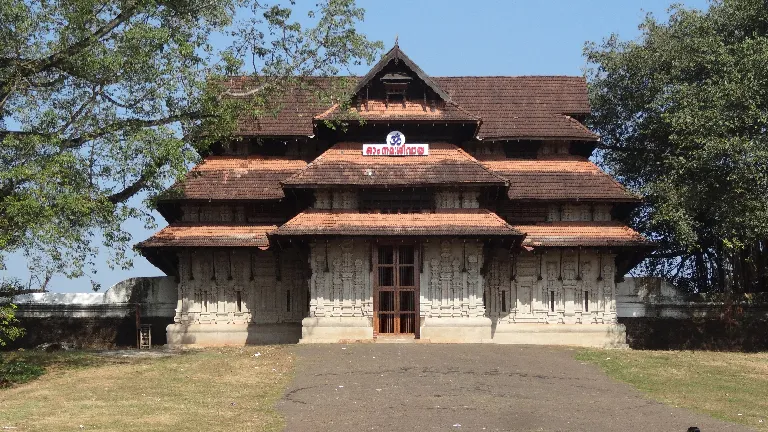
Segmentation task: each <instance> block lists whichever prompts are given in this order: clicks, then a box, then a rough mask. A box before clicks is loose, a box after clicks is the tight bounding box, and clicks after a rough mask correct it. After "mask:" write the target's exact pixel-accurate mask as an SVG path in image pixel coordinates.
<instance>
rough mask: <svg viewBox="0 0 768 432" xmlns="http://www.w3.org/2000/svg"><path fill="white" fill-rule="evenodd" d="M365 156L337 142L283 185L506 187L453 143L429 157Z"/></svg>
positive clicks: (434, 148)
mask: <svg viewBox="0 0 768 432" xmlns="http://www.w3.org/2000/svg"><path fill="white" fill-rule="evenodd" d="M362 153H363V151H362V144H360V143H338V144H336V145H334V146H333V147H331V148H330V149H328V150H327V151H326V152H325V153H323V154H322V155H320V156H319V157H318V158H317V159H315V160H314V161H312V162H311V163H310V164H309V165H307V167H306V168H305V169H303V170H302V171H301V172H299V173H297V174H296V175H294V176H292V177H290V178H288V179H286V180H285V181H284V182H283V185H284V186H286V187H307V188H316V187H324V186H329V185H351V186H371V187H380V186H410V185H437V184H479V185H497V186H504V185H505V184H506V181H505V180H504V179H503V178H501V177H499V176H497V175H496V174H493V173H492V172H490V171H489V170H488V169H487V168H485V167H484V166H483V165H481V164H480V163H479V162H478V161H477V160H475V158H473V157H472V156H470V155H469V154H468V153H467V152H465V151H464V150H462V149H460V148H459V147H457V146H455V145H453V144H448V143H431V144H430V145H429V155H427V156H364V155H363V154H362Z"/></svg>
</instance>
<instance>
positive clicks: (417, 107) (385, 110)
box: [315, 100, 480, 123]
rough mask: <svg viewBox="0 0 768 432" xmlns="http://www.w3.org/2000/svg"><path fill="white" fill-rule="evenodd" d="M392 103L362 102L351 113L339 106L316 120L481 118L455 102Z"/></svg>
mask: <svg viewBox="0 0 768 432" xmlns="http://www.w3.org/2000/svg"><path fill="white" fill-rule="evenodd" d="M403 105H404V104H403V103H402V102H397V101H395V102H390V103H389V105H388V106H387V104H386V103H385V102H384V101H381V100H370V101H367V102H366V101H362V102H360V103H359V104H357V105H356V106H354V107H351V108H349V112H340V111H339V107H338V105H334V106H333V107H331V108H330V109H328V110H327V111H325V112H324V113H322V114H319V115H317V116H316V117H315V120H355V119H363V120H366V121H376V120H435V121H451V122H455V121H462V122H471V123H477V122H479V121H480V118H479V117H477V116H476V115H474V114H472V113H470V112H468V111H466V110H464V109H463V108H461V107H460V106H458V105H456V104H455V103H453V102H444V101H436V102H435V103H427V104H426V105H425V104H424V102H423V101H407V102H406V103H405V106H403Z"/></svg>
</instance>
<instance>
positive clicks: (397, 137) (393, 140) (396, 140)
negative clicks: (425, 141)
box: [387, 131, 405, 146]
mask: <svg viewBox="0 0 768 432" xmlns="http://www.w3.org/2000/svg"><path fill="white" fill-rule="evenodd" d="M387 144H389V145H392V146H401V145H403V144H405V135H403V134H402V132H398V131H392V132H390V133H388V134H387Z"/></svg>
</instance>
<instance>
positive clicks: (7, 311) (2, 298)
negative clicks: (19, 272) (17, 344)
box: [0, 279, 24, 347]
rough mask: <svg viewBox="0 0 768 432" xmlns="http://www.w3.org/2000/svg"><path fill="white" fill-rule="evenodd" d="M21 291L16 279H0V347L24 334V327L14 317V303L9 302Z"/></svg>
mask: <svg viewBox="0 0 768 432" xmlns="http://www.w3.org/2000/svg"><path fill="white" fill-rule="evenodd" d="M21 292H23V288H22V287H21V284H20V283H19V281H18V280H17V279H2V280H0V347H4V346H6V345H7V344H8V342H12V341H14V340H16V339H18V338H20V337H22V336H24V329H23V328H21V327H19V325H18V324H19V320H18V319H17V318H16V305H14V304H13V303H11V301H13V298H14V296H16V295H17V294H19V293H21Z"/></svg>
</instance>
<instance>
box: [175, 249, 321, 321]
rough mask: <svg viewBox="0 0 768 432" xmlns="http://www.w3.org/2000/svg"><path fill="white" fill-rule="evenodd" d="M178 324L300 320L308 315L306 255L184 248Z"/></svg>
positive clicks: (296, 250) (294, 250)
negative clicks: (191, 249)
mask: <svg viewBox="0 0 768 432" xmlns="http://www.w3.org/2000/svg"><path fill="white" fill-rule="evenodd" d="M179 275H180V280H179V283H178V286H177V290H178V299H177V306H176V313H175V316H174V321H175V322H176V323H178V324H184V325H190V324H247V323H256V324H278V323H286V322H293V323H298V322H300V321H301V319H302V318H304V317H305V316H306V311H307V285H306V280H307V279H308V274H307V265H306V258H305V256H304V254H303V253H302V252H301V251H300V250H299V249H295V248H291V249H286V250H283V251H262V250H248V249H208V250H204V249H198V250H193V251H184V252H181V253H180V254H179Z"/></svg>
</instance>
